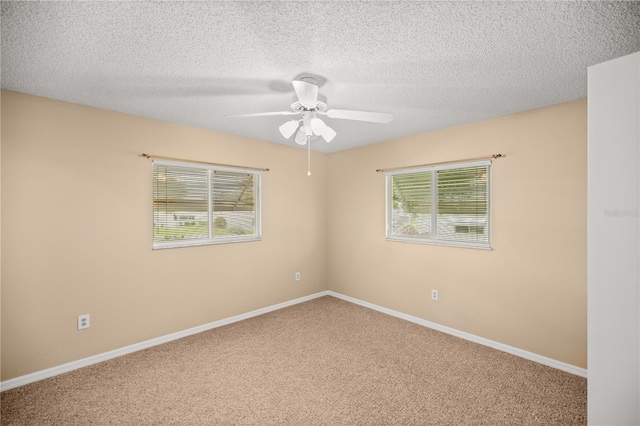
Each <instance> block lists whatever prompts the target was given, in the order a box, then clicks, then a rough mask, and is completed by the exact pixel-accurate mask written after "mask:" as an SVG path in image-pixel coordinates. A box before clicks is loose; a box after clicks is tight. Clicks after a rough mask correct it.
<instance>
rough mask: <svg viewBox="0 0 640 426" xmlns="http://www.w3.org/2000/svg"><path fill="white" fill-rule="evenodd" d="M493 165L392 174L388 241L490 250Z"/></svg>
mask: <svg viewBox="0 0 640 426" xmlns="http://www.w3.org/2000/svg"><path fill="white" fill-rule="evenodd" d="M489 171H490V162H489V161H482V162H474V163H472V164H460V163H458V164H449V165H446V166H437V167H424V168H421V169H419V170H415V169H413V170H404V171H402V170H400V171H394V172H388V173H387V203H388V204H387V220H388V223H387V238H388V239H396V240H408V241H418V242H427V243H441V244H447V245H462V246H473V247H482V248H489V243H490V241H489V174H490V173H489Z"/></svg>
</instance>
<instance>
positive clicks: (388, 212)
mask: <svg viewBox="0 0 640 426" xmlns="http://www.w3.org/2000/svg"><path fill="white" fill-rule="evenodd" d="M475 166H487V168H488V176H487V198H488V199H487V206H488V212H487V242H486V243H474V242H467V241H450V240H439V239H438V235H437V229H438V227H437V220H438V219H437V212H438V204H437V203H438V173H437V172H438V171H439V170H450V169H464V168H468V167H475ZM420 172H432V175H431V200H432V202H431V229H432V232H431V238H411V237H402V236H398V235H392V234H391V231H392V229H391V228H392V227H391V219H392V210H393V200H392V193H393V192H392V191H393V188H391V178H392V176H395V175H402V174H411V173H420ZM491 185H492V183H491V160H477V161H470V162H459V163H447V164H440V165H433V166H424V167H415V168H406V169H400V170H393V171H388V172H385V203H386V205H385V227H386V229H385V239H386V240H387V241H398V242H407V243H417V244H428V245H439V246H449V247H463V248H474V249H481V250H491V229H492V226H491V211H492V208H491ZM434 230H435V231H434Z"/></svg>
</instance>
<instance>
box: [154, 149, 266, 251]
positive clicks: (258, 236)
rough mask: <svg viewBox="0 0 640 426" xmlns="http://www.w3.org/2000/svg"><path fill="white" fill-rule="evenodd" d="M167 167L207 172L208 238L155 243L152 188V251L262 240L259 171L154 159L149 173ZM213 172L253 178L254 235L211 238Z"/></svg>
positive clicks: (260, 180)
mask: <svg viewBox="0 0 640 426" xmlns="http://www.w3.org/2000/svg"><path fill="white" fill-rule="evenodd" d="M154 164H158V165H167V166H180V167H189V168H193V169H201V170H207V171H208V173H207V193H208V200H207V204H208V211H207V220H208V224H209V238H206V239H205V238H203V239H198V240H169V241H155V240H154V234H153V232H154V227H155V223H154V220H155V218H154V217H153V202H154V199H153V198H154V194H153V188H152V191H151V192H152V194H151V198H152V213H151V215H152V221H151V240H152V241H153V249H154V250H158V249H168V248H177V247H196V246H207V245H216V244H229V243H241V242H250V241H260V240H262V214H261V205H262V200H261V197H262V179H261V178H262V173H261V172H260V171H257V170H254V169H243V168H240V167H224V166H214V165H207V164H203V163H190V162H186V161H172V160H159V159H154V160H153V161H152V166H151V171H152V175H153V165H154ZM214 172H231V173H243V174H244V173H246V174H251V175H253V176H254V186H255V191H256V193H255V209H254V210H255V234H251V235H233V236H226V237H215V238H214V237H213V223H214V222H213V221H214V219H213V213H214V212H213V198H212V197H211V193H212V188H211V174H212V173H214ZM153 179H154V178H153V176H152V186H153V184H154V183H155V182H154V181H153Z"/></svg>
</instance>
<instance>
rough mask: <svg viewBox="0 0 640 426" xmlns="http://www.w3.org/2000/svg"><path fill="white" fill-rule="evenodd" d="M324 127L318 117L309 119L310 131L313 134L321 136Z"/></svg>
mask: <svg viewBox="0 0 640 426" xmlns="http://www.w3.org/2000/svg"><path fill="white" fill-rule="evenodd" d="M326 127H327V125H326V124H324V121H322V120H320V119H319V118H318V117H314V118H312V119H311V130H313V133H314V134H316V135H322V133H323V132H324V129H325V128H326Z"/></svg>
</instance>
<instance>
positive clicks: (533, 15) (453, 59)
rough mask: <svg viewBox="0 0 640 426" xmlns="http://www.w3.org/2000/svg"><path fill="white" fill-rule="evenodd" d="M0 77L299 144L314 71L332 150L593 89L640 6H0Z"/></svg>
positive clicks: (48, 93) (638, 20)
mask: <svg viewBox="0 0 640 426" xmlns="http://www.w3.org/2000/svg"><path fill="white" fill-rule="evenodd" d="M1 24H2V26H1V32H2V34H1V35H2V44H1V45H0V48H1V51H2V56H1V61H2V62H1V63H0V64H1V69H2V75H1V78H2V80H1V83H2V88H4V89H8V90H14V91H18V92H23V93H29V94H34V95H39V96H44V97H48V98H53V99H59V100H63V101H68V102H74V103H79V104H84V105H90V106H94V107H99V108H104V109H108V110H114V111H121V112H125V113H129V114H135V115H140V116H144V117H150V118H155V119H159V120H166V121H171V122H176V123H182V124H187V125H191V126H196V127H201V128H206V129H211V130H215V131H220V132H225V133H231V134H236V135H242V136H247V137H250V138H255V139H261V140H266V141H271V142H276V143H283V144H287V145H290V146H297V145H296V144H295V143H294V142H293V140H291V139H290V140H286V139H284V138H283V137H282V136H281V135H280V133H279V132H278V126H279V125H280V124H282V123H283V122H284V121H286V120H287V119H288V117H259V118H242V119H240V118H228V117H225V115H228V114H242V113H252V112H263V111H282V110H287V109H288V108H289V105H290V104H291V102H292V100H293V97H294V92H293V87H292V86H291V83H290V82H291V80H293V79H295V78H299V77H302V76H307V75H311V76H314V77H315V78H316V79H317V80H318V82H319V84H320V94H321V95H323V96H325V97H326V99H327V104H328V105H329V108H337V109H356V110H365V111H380V112H390V113H393V114H394V116H395V118H394V120H393V121H392V122H391V123H390V124H375V123H364V122H357V121H347V120H337V119H330V118H327V119H326V120H325V121H326V122H327V124H329V125H330V126H332V127H333V128H334V129H335V130H336V131H337V132H338V136H337V137H336V138H335V139H334V140H333V141H332V142H331V143H330V144H327V143H326V142H324V141H323V140H321V139H319V140H316V141H313V142H312V149H315V150H317V151H322V152H333V151H338V150H342V149H348V148H353V147H356V146H361V145H365V144H372V143H376V142H381V141H385V140H391V139H395V138H399V137H403V136H407V135H412V134H417V133H422V132H428V131H432V130H436V129H440V128H444V127H449V126H454V125H458V124H463V123H468V122H472V121H477V120H482V119H487V118H491V117H496V116H500V115H505V114H509V113H514V112H519V111H524V110H529V109H533V108H539V107H543V106H547V105H553V104H557V103H561V102H566V101H571V100H575V99H579V98H584V97H586V96H587V67H588V66H590V65H593V64H597V63H600V62H603V61H606V60H609V59H612V58H615V57H619V56H623V55H626V54H629V53H633V52H636V51H640V2H619V1H616V2H565V1H563V2H488V1H484V2H454V1H449V2H427V1H425V2H409V1H396V2H374V1H367V2H359V1H356V2H348V1H340V2H329V1H303V2H279V1H269V2H267V1H242V2H226V1H216V2H146V1H130V2H57V1H56V2H13V1H12V2H7V1H3V2H2V22H1Z"/></svg>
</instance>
